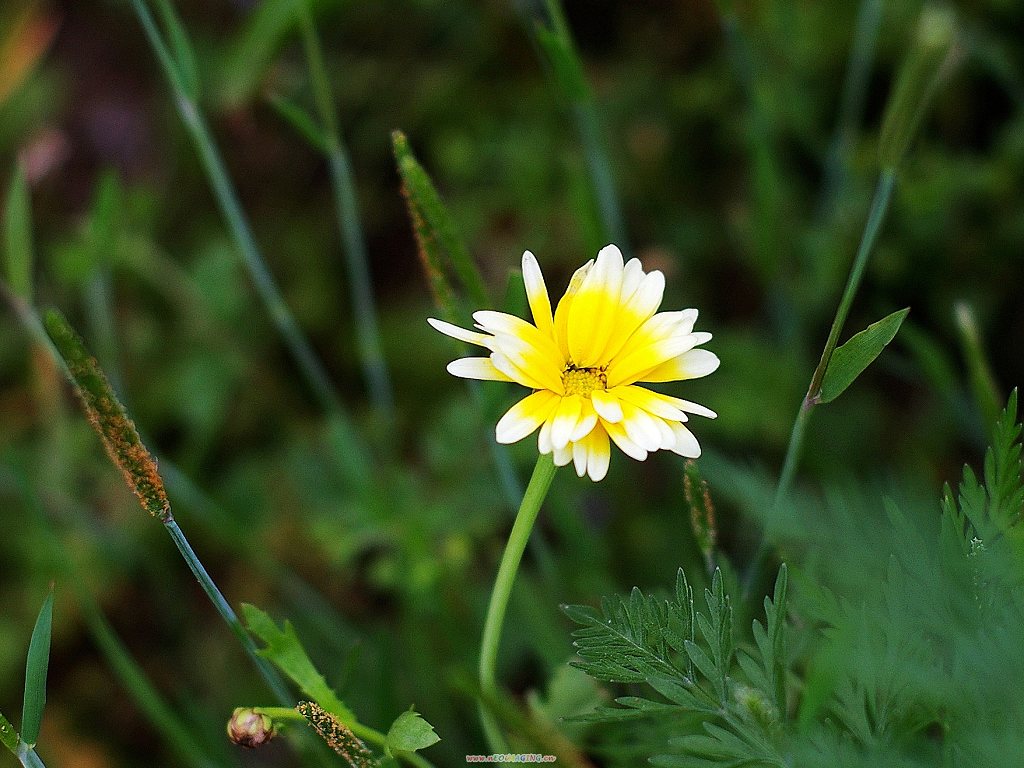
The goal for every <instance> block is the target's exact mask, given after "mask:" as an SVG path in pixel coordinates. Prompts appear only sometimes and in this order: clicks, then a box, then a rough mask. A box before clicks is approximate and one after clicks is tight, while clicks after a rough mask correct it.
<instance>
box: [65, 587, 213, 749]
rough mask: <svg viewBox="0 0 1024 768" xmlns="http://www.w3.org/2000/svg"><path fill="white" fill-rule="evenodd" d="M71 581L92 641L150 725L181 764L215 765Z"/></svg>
mask: <svg viewBox="0 0 1024 768" xmlns="http://www.w3.org/2000/svg"><path fill="white" fill-rule="evenodd" d="M75 583H76V588H77V592H78V604H79V607H80V608H81V609H82V614H83V616H84V617H85V621H86V624H87V625H88V626H89V632H90V634H91V635H92V637H93V641H94V642H95V643H96V645H97V647H99V649H100V651H101V652H102V653H103V655H104V656H105V657H106V659H107V663H108V664H109V665H110V667H111V668H112V669H113V670H114V672H115V673H116V674H117V676H118V677H120V678H121V683H122V684H123V685H124V687H125V688H127V689H128V691H129V692H130V693H131V695H132V698H133V699H134V700H135V702H136V703H137V704H138V705H139V708H140V709H141V710H142V711H143V712H145V714H146V716H147V717H148V718H149V721H150V722H151V723H152V724H153V727H154V728H156V729H157V730H158V731H160V733H161V735H162V736H163V737H164V739H165V740H166V741H167V743H168V744H170V745H171V747H172V748H173V749H174V750H176V751H177V753H178V757H179V758H180V759H181V760H182V762H184V763H185V764H187V765H191V766H194V768H210V766H213V765H216V761H214V760H212V759H211V758H210V757H209V756H208V755H207V754H206V753H205V752H204V751H203V750H202V748H201V747H200V746H199V745H198V744H197V743H196V741H195V739H194V738H193V735H192V733H191V732H190V731H189V729H188V727H187V726H186V725H185V723H184V722H182V721H181V720H180V719H179V718H178V716H177V714H176V713H175V712H174V711H173V710H172V709H171V708H170V706H168V704H167V702H166V701H164V699H163V698H162V697H161V696H160V694H159V693H158V692H157V690H156V688H154V687H153V684H152V683H151V682H150V681H149V680H148V679H147V677H146V675H145V673H144V672H143V671H142V669H141V668H140V667H139V665H138V662H136V661H135V659H133V658H132V656H131V654H129V653H128V649H127V648H125V647H124V643H122V642H121V639H120V638H119V637H118V636H117V635H116V634H115V633H114V630H113V628H112V627H111V626H110V624H109V623H107V620H106V619H105V618H104V616H103V614H102V613H100V610H99V608H98V607H97V605H96V603H95V601H94V600H93V599H92V596H91V595H90V594H89V593H88V592H87V591H86V590H85V588H84V587H82V581H81V580H80V579H76V582H75Z"/></svg>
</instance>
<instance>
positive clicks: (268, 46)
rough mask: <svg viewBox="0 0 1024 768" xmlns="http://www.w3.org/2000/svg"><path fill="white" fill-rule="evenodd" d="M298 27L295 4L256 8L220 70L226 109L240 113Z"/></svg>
mask: <svg viewBox="0 0 1024 768" xmlns="http://www.w3.org/2000/svg"><path fill="white" fill-rule="evenodd" d="M295 24H296V15H295V3H294V0H264V2H262V3H259V4H257V5H256V6H255V7H254V8H253V10H252V12H251V13H250V14H249V15H248V18H246V20H245V23H244V24H243V26H242V27H241V29H240V30H239V32H238V34H237V36H236V38H235V40H234V42H233V43H232V44H231V46H230V49H229V50H228V52H227V55H226V56H225V57H224V59H223V60H222V61H221V62H219V66H218V67H216V71H217V72H218V73H220V78H221V81H220V83H219V84H218V87H217V92H218V93H217V101H218V102H219V103H220V105H221V106H222V107H224V108H226V109H236V108H238V107H239V106H240V105H242V104H243V103H245V102H246V101H247V100H249V99H250V98H251V97H252V95H253V94H254V93H255V92H256V90H257V89H258V87H259V84H260V81H261V80H262V79H263V76H264V73H265V72H266V71H267V68H268V67H269V66H270V63H271V62H272V61H273V59H274V56H276V55H277V52H278V50H279V49H280V47H281V45H282V43H283V42H284V40H285V38H286V37H287V35H288V33H289V32H291V30H292V28H293V27H294V26H295Z"/></svg>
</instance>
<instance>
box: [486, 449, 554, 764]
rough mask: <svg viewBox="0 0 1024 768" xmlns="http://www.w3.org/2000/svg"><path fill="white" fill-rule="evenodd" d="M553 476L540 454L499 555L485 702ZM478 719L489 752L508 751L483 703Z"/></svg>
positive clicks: (494, 689) (493, 691)
mask: <svg viewBox="0 0 1024 768" xmlns="http://www.w3.org/2000/svg"><path fill="white" fill-rule="evenodd" d="M554 476H555V463H554V460H553V459H552V456H551V454H541V455H540V456H539V457H538V458H537V464H536V466H535V467H534V468H533V475H532V476H531V477H530V482H529V484H528V485H527V486H526V492H525V493H524V494H523V501H522V504H520V505H519V512H518V513H517V514H516V520H515V522H514V523H513V524H512V532H511V533H510V534H509V537H508V543H506V545H505V552H504V554H503V555H502V556H501V564H500V565H499V566H498V575H497V577H496V578H495V580H494V588H493V589H492V590H491V600H490V603H489V604H488V606H487V618H486V620H485V621H484V632H483V637H482V639H481V640H480V667H479V672H480V690H481V692H482V693H483V694H484V698H485V699H486V698H487V697H490V696H495V695H497V694H498V683H497V673H496V668H497V662H498V646H499V644H500V643H501V629H502V626H503V625H504V623H505V612H506V610H507V609H508V601H509V598H510V597H511V595H512V586H513V584H514V583H515V579H516V573H518V571H519V564H520V562H521V561H522V559H523V552H524V551H525V549H526V543H527V541H529V539H530V531H532V530H533V524H534V523H535V522H536V520H537V515H538V513H539V512H540V507H541V504H542V503H543V502H544V498H545V497H546V496H547V493H548V489H549V488H550V487H551V480H552V479H553V478H554ZM480 720H481V723H482V724H483V728H484V734H485V735H486V737H487V743H488V745H489V747H490V749H491V751H492V752H495V753H500V752H507V751H508V745H507V744H506V742H505V737H504V735H503V734H502V732H501V727H500V726H499V725H498V722H497V721H496V720H495V718H494V717H493V715H492V714H491V713H490V711H489V710H488V709H487V708H486V706H485V705H484V703H483V702H481V703H480Z"/></svg>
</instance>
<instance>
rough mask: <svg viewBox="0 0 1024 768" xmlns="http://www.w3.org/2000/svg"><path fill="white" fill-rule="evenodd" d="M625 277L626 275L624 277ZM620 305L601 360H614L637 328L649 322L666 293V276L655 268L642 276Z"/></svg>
mask: <svg viewBox="0 0 1024 768" xmlns="http://www.w3.org/2000/svg"><path fill="white" fill-rule="evenodd" d="M623 279H625V277H623ZM623 293H624V298H623V300H622V301H621V304H620V306H619V312H618V317H617V318H616V320H615V327H614V328H612V331H611V333H610V334H609V336H608V342H607V344H606V345H605V347H604V349H603V350H602V351H601V354H600V358H601V362H604V361H608V360H612V359H613V358H614V357H615V356H616V355H617V354H618V353H619V352H620V351H621V350H622V347H623V346H624V345H625V343H626V341H627V340H628V339H629V337H630V336H632V335H633V333H635V332H636V330H637V329H638V328H639V327H640V326H642V325H643V324H644V323H645V322H647V321H648V320H649V319H650V318H651V317H652V316H653V315H654V313H655V312H657V311H658V307H659V306H661V299H662V297H663V296H664V294H665V276H664V275H663V274H662V273H661V272H658V271H657V270H655V271H654V272H651V273H650V274H649V275H646V276H645V277H643V278H641V280H640V283H639V284H638V285H637V287H636V289H635V290H634V291H632V292H631V293H630V294H628V295H625V290H623Z"/></svg>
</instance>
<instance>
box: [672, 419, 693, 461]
mask: <svg viewBox="0 0 1024 768" xmlns="http://www.w3.org/2000/svg"><path fill="white" fill-rule="evenodd" d="M670 426H671V427H672V431H673V432H675V435H676V444H675V446H674V447H673V448H672V449H671V450H672V452H673V453H678V454H679V455H680V456H685V457H686V458H688V459H696V458H697V457H698V456H700V443H698V442H697V438H696V437H694V436H693V433H692V432H691V431H690V430H688V429H687V428H686V427H684V426H683V425H682V424H671V425H670Z"/></svg>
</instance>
